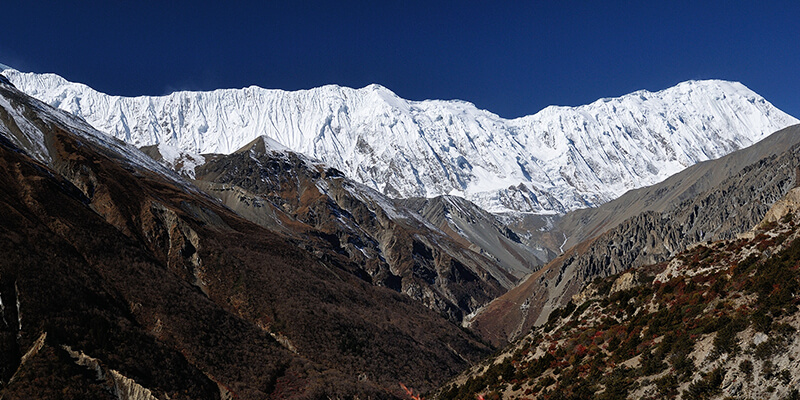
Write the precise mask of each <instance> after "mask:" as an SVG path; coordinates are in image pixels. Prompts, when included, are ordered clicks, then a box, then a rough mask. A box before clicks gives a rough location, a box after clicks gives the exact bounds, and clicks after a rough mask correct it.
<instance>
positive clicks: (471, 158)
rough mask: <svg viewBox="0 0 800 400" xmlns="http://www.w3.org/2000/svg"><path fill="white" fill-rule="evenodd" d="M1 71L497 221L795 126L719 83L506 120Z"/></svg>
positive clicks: (160, 134) (349, 100) (373, 91)
mask: <svg viewBox="0 0 800 400" xmlns="http://www.w3.org/2000/svg"><path fill="white" fill-rule="evenodd" d="M3 74H4V75H5V76H6V77H8V78H9V80H10V81H11V82H12V83H13V84H14V85H15V86H16V87H17V88H19V89H20V90H21V91H23V92H25V93H27V94H29V95H31V96H33V97H36V98H38V99H40V100H42V101H44V102H45V103H48V104H50V105H52V106H54V107H57V108H60V109H62V110H64V111H67V112H70V113H73V114H75V115H77V116H79V117H81V118H83V119H85V120H86V121H87V122H88V123H89V124H91V125H92V126H94V127H95V128H96V129H98V130H100V131H102V132H105V133H107V134H108V135H111V136H113V137H116V138H118V139H121V140H123V141H125V142H127V143H130V144H133V145H135V146H140V147H141V146H149V145H167V146H172V147H176V148H178V149H180V150H182V151H184V152H187V153H190V154H198V153H202V154H205V153H226V154H229V153H232V152H234V151H236V150H237V149H239V148H240V147H242V146H244V145H245V144H247V143H249V142H250V141H252V140H253V139H255V138H257V137H259V136H262V135H263V136H266V137H269V138H271V139H273V140H275V141H277V142H278V143H280V144H281V145H283V146H286V147H287V148H288V149H291V150H292V151H295V152H299V153H303V154H305V155H307V156H309V157H312V158H314V159H319V160H321V161H322V162H324V163H326V164H328V165H330V166H332V167H334V168H336V169H339V170H341V171H342V172H343V173H344V174H345V175H347V176H348V177H349V178H352V179H354V180H356V181H359V182H361V183H363V184H365V185H367V186H369V187H371V188H373V189H375V190H378V191H380V192H382V193H383V194H386V195H388V196H390V197H395V198H409V197H435V196H438V195H443V194H451V195H457V196H462V197H464V198H466V199H468V200H470V201H472V202H474V203H476V204H477V205H479V206H481V207H482V208H484V209H486V210H488V211H490V212H495V213H502V212H526V213H536V214H561V213H565V212H568V211H571V210H575V209H578V208H585V207H593V206H596V205H599V204H602V203H604V202H607V201H609V200H612V199H614V198H617V197H619V196H620V195H622V194H623V193H625V192H626V191H628V190H631V189H636V188H639V187H643V186H647V185H651V184H654V183H657V182H659V181H661V180H663V179H665V178H667V177H669V176H670V175H672V174H675V173H677V172H679V171H681V170H682V169H684V168H686V167H688V166H690V165H693V164H695V163H697V162H701V161H706V160H709V159H714V158H718V157H721V156H723V155H725V154H728V153H730V152H732V151H735V150H738V149H740V148H744V147H747V146H750V145H751V144H753V143H756V142H757V141H759V140H761V139H763V138H765V137H766V136H768V135H769V134H770V133H772V132H774V131H777V130H779V129H782V128H784V127H786V126H789V125H793V124H796V123H798V122H800V121H798V120H797V119H796V118H794V117H792V116H790V115H788V114H786V113H784V112H783V111H781V110H779V109H777V108H776V107H774V106H773V105H772V104H770V103H769V102H768V101H766V100H765V99H764V98H763V97H761V96H759V95H758V94H756V93H755V92H753V91H752V90H750V89H748V88H747V87H746V86H744V85H743V84H741V83H738V82H728V81H722V80H703V81H687V82H683V83H680V84H678V85H676V86H674V87H671V88H668V89H665V90H661V91H658V92H649V91H646V90H640V91H637V92H634V93H631V94H628V95H624V96H621V97H618V98H606V99H600V100H597V101H595V102H593V103H591V104H587V105H583V106H578V107H562V106H550V107H547V108H545V109H543V110H541V111H539V112H538V113H536V114H533V115H529V116H525V117H521V118H515V119H505V118H501V117H500V116H498V115H496V114H493V113H491V112H489V111H486V110H481V109H478V108H477V107H475V106H474V105H473V104H471V103H468V102H465V101H459V100H450V101H444V100H424V101H410V100H405V99H402V98H400V97H399V96H397V95H396V94H395V93H393V92H392V91H391V90H389V89H387V88H385V87H383V86H380V85H377V84H373V85H369V86H366V87H364V88H361V89H353V88H348V87H341V86H337V85H327V86H322V87H318V88H313V89H309V90H298V91H284V90H277V89H263V88H260V87H256V86H251V87H247V88H243V89H219V90H214V91H209V92H191V91H182V92H175V93H172V94H169V95H166V96H139V97H121V96H112V95H108V94H104V93H101V92H98V91H96V90H93V89H92V88H90V87H89V86H86V85H84V84H80V83H73V82H69V81H67V80H66V79H64V78H62V77H60V76H58V75H55V74H39V73H30V72H27V73H26V72H20V71H17V70H14V69H7V70H5V71H4V72H3Z"/></svg>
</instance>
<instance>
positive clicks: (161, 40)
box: [0, 0, 800, 117]
mask: <svg viewBox="0 0 800 400" xmlns="http://www.w3.org/2000/svg"><path fill="white" fill-rule="evenodd" d="M8 3H10V4H3V6H2V13H3V14H4V15H3V25H2V31H1V32H2V35H0V37H2V39H0V63H6V64H9V65H11V66H13V67H15V68H17V69H20V70H27V71H35V72H55V73H58V74H59V75H62V76H64V77H65V78H67V79H69V80H73V81H78V82H83V83H86V84H88V85H89V86H92V87H94V88H95V89H98V90H100V91H103V92H106V93H110V94H120V95H129V96H130V95H140V94H150V95H161V94H166V93H168V92H171V91H174V90H179V89H192V90H209V89H215V88H227V87H235V88H238V87H244V86H249V85H258V86H262V87H267V88H281V89H288V90H293V89H301V88H309V87H314V86H319V85H323V84H328V83H336V84H340V85H345V86H352V87H363V86H366V85H367V84H370V83H380V84H382V85H384V86H387V87H389V88H390V89H392V90H393V91H395V92H396V93H397V94H398V95H400V96H402V97H404V98H408V99H414V100H422V99H429V98H436V99H453V98H457V99H462V100H467V101H470V102H473V103H475V104H476V105H477V106H478V107H480V108H485V109H488V110H490V111H493V112H495V113H497V114H499V115H501V116H504V117H516V116H521V115H525V114H532V113H534V112H536V111H538V110H540V109H542V108H543V107H545V106H547V105H550V104H558V105H579V104H584V103H588V102H591V101H594V100H596V99H598V98H600V97H611V96H619V95H622V94H625V93H628V92H631V91H634V90H637V89H642V88H644V89H649V90H660V89H664V88H666V87H669V86H672V85H674V84H676V83H678V82H680V81H684V80H688V79H706V78H720V79H728V80H737V81H741V82H742V83H744V84H745V85H747V86H748V87H750V88H751V89H753V90H755V91H756V92H758V93H760V94H761V95H763V96H764V97H766V98H767V100H769V101H771V102H772V103H773V104H775V105H776V106H777V107H779V108H781V109H783V110H784V111H786V112H788V113H790V114H792V115H795V116H798V117H800V78H799V76H800V2H798V1H797V0H793V1H775V2H759V1H752V0H751V1H687V2H683V1H664V2H655V1H637V2H633V1H631V2H622V1H619V2H614V1H585V2H569V1H507V2H503V1H488V0H483V1H465V0H461V1H441V2H434V1H411V0H406V1H386V0H372V1H330V2H321V1H297V0H285V1H281V2H265V1H253V2H245V1H229V2H228V1H214V2H202V1H196V2H178V1H158V2H151V1H130V2H122V1H111V0H108V1H97V2H92V1H79V2H74V3H78V4H79V5H75V4H68V3H73V2H65V1H57V2H55V1H53V2H41V1H31V0H24V1H22V0H17V1H13V2H8ZM226 3H234V4H235V5H231V4H226ZM267 3H269V4H267Z"/></svg>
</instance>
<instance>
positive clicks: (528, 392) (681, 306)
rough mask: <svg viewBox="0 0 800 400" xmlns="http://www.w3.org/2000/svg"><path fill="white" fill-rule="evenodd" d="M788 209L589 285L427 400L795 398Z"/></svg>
mask: <svg viewBox="0 0 800 400" xmlns="http://www.w3.org/2000/svg"><path fill="white" fill-rule="evenodd" d="M799 213H800V189H793V190H792V191H790V192H789V193H788V194H787V195H786V196H785V197H784V198H783V199H781V200H780V201H778V202H777V203H776V204H775V205H774V206H773V207H772V208H771V209H770V210H769V211H768V212H767V214H766V216H765V218H764V220H763V221H762V222H761V223H759V224H758V226H757V227H756V228H755V229H753V230H752V231H750V232H747V234H745V235H742V236H741V237H739V238H737V239H730V240H725V241H708V242H703V243H699V244H697V245H696V246H693V247H692V248H691V249H689V250H686V251H684V252H681V253H680V254H678V255H677V256H676V257H673V258H671V259H670V260H668V261H666V262H662V263H658V264H654V265H649V266H643V267H637V268H633V269H630V270H628V271H626V272H624V273H621V274H616V275H612V276H609V277H606V278H601V279H597V280H595V281H594V282H592V283H591V284H589V285H588V286H587V287H585V288H584V289H583V290H582V291H581V292H580V293H579V294H578V295H577V296H575V297H573V299H572V301H571V302H569V303H568V304H567V305H566V306H565V307H562V308H558V309H556V310H555V311H554V312H553V313H551V314H550V317H549V318H548V320H547V322H546V323H545V324H544V325H543V326H539V327H536V328H534V329H533V330H531V331H528V332H526V333H525V334H524V335H523V336H522V337H521V339H520V340H517V341H516V342H514V343H513V344H512V345H511V346H509V347H508V348H506V349H505V350H504V351H503V352H502V353H501V354H500V355H498V356H496V357H492V358H491V359H490V360H489V361H487V362H485V363H482V364H481V365H480V366H477V367H474V368H471V369H470V371H468V372H466V373H465V374H462V375H461V376H460V377H459V378H457V379H456V380H454V381H453V383H452V384H451V385H448V386H446V387H445V388H444V389H443V390H442V391H440V393H439V395H438V396H437V398H438V399H440V400H449V399H475V398H478V396H479V395H483V397H482V398H486V399H489V398H495V399H513V398H530V399H534V398H536V399H555V398H558V399H588V398H596V399H615V400H616V399H626V398H628V399H675V398H681V399H727V398H752V399H766V398H777V399H786V398H797V397H798V396H800V392H798V383H800V382H799V380H800V365H798V363H797V361H796V360H797V358H798V357H800V333H798V329H800V311H799V309H798V306H799V305H800V299H798V293H800V274H798V273H797V272H798V267H799V266H800V224H799V223H800V217H798V215H800V214H799Z"/></svg>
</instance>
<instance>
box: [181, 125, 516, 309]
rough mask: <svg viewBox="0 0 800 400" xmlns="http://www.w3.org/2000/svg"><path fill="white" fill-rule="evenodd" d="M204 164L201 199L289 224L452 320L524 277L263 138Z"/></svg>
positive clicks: (310, 244) (305, 241)
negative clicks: (206, 197) (213, 199)
mask: <svg viewBox="0 0 800 400" xmlns="http://www.w3.org/2000/svg"><path fill="white" fill-rule="evenodd" d="M206 157H207V158H208V159H209V160H208V162H206V163H205V164H204V165H202V166H201V167H198V168H197V169H196V170H195V174H196V179H195V181H194V182H195V183H196V184H197V185H199V186H200V187H202V188H203V189H205V191H206V192H207V193H209V194H211V195H213V196H216V197H219V198H220V199H222V200H223V202H225V204H226V205H227V206H228V207H230V208H231V209H233V210H235V211H236V212H238V213H240V215H243V216H245V217H247V218H249V219H251V220H253V221H255V222H257V223H260V224H263V225H265V226H282V227H284V228H285V227H289V226H292V231H293V232H294V236H295V237H296V238H297V239H296V240H297V242H298V245H301V246H304V247H307V248H309V249H311V250H312V251H314V252H323V251H328V252H331V253H336V254H341V255H343V256H344V257H346V258H347V260H348V263H349V264H350V265H352V266H353V268H354V270H353V273H354V274H356V275H358V276H359V277H361V278H362V279H364V280H365V281H367V282H370V283H372V284H375V285H380V286H384V287H388V288H391V289H393V290H396V291H398V292H401V293H405V294H407V295H408V296H409V297H411V298H413V299H416V300H418V301H420V302H421V303H423V304H425V305H426V306H427V307H429V308H431V309H433V310H435V311H436V312H438V313H440V314H442V315H446V316H447V317H448V318H449V319H451V320H452V321H453V322H455V323H458V324H460V323H461V321H462V319H463V317H464V316H465V315H467V314H470V313H472V312H474V311H476V310H477V309H478V308H479V307H482V306H484V305H485V304H487V303H488V302H489V301H491V300H492V299H494V298H496V297H497V296H499V295H500V294H502V293H504V292H505V291H506V290H508V289H510V288H511V287H513V286H514V284H516V283H517V281H518V279H519V278H521V276H513V275H511V274H510V273H509V271H507V270H506V269H505V268H506V267H505V266H504V264H501V263H498V262H495V261H493V260H492V259H490V258H487V257H485V256H483V255H481V254H480V250H479V248H475V246H472V245H471V244H470V243H469V242H466V241H465V239H464V238H462V237H454V236H448V235H447V234H445V233H444V232H442V231H440V230H439V229H437V228H436V227H434V226H432V225H431V224H430V223H428V222H427V221H426V220H425V219H423V218H422V217H420V216H419V215H417V214H415V213H414V212H412V211H409V210H408V209H406V208H404V207H402V206H401V205H398V204H395V203H394V202H393V200H391V199H389V198H386V197H385V196H383V195H382V194H380V193H378V192H376V191H374V190H372V189H370V188H368V187H366V186H364V185H361V184H359V183H357V182H353V181H352V180H350V179H347V178H345V177H344V176H343V175H342V174H341V172H339V171H337V170H336V169H333V168H329V167H327V166H325V165H324V164H320V163H319V162H315V161H313V160H310V159H308V158H307V157H305V156H303V155H300V154H297V153H294V152H291V151H288V150H287V149H285V148H282V147H280V145H278V144H276V143H275V142H273V141H271V140H269V139H267V138H265V137H260V138H257V139H256V140H254V141H253V142H251V143H250V144H248V145H247V146H245V147H243V148H242V149H239V150H237V151H236V152H234V153H233V154H230V155H213V156H206ZM528 272H530V271H528Z"/></svg>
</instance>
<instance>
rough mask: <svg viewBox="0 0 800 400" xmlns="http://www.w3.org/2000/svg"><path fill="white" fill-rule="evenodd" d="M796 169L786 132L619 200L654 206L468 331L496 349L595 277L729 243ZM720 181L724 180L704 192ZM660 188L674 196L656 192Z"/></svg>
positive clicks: (782, 190)
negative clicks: (707, 244) (695, 247)
mask: <svg viewBox="0 0 800 400" xmlns="http://www.w3.org/2000/svg"><path fill="white" fill-rule="evenodd" d="M791 143H794V144H793V145H791ZM765 154H766V155H767V156H766V157H765V158H763V159H761V160H758V161H757V162H754V163H752V164H750V165H748V166H746V167H745V168H743V169H741V170H738V171H737V170H736V168H738V167H739V166H741V165H742V164H746V163H748V162H751V161H753V160H754V159H757V157H759V156H762V155H765ZM798 166H800V126H793V127H789V128H786V129H785V130H783V131H780V132H777V133H775V134H773V135H772V136H771V137H770V138H768V139H766V141H764V142H763V143H760V144H759V145H758V146H756V147H753V148H748V149H744V150H740V151H739V152H737V153H733V154H731V155H729V156H727V157H725V158H722V159H719V160H714V161H710V162H708V163H707V164H701V165H698V166H696V167H694V168H692V169H689V170H686V171H684V172H681V173H680V174H678V175H676V176H674V177H673V178H670V180H669V181H668V182H664V184H663V185H662V186H661V187H655V188H646V189H641V190H640V191H638V192H637V193H630V194H628V195H626V196H627V198H621V199H620V200H621V201H623V200H624V201H625V202H623V203H622V204H629V203H626V202H627V201H628V200H631V199H635V200H636V201H642V202H644V203H648V202H649V201H652V200H655V201H654V202H653V205H654V207H656V208H655V209H652V210H645V211H643V212H641V213H640V214H638V215H636V216H633V217H631V218H628V219H627V220H625V221H623V222H622V223H620V224H619V225H617V226H616V227H614V228H613V229H609V230H608V231H606V232H605V233H603V234H601V235H599V236H595V237H593V238H591V239H589V240H586V241H584V242H582V243H580V244H578V245H576V246H574V247H572V248H571V249H569V250H568V251H567V252H566V253H564V254H562V255H561V256H559V257H558V258H556V259H554V260H553V261H551V262H550V263H549V264H548V265H547V266H545V267H544V268H542V269H541V270H540V271H537V272H536V273H535V274H533V275H532V276H531V277H530V278H528V280H526V281H525V282H523V283H522V284H520V285H519V286H517V287H516V288H514V289H513V290H511V291H509V292H508V293H506V294H505V295H503V296H502V297H500V298H498V299H496V300H494V301H493V302H492V303H490V305H489V306H487V307H486V309H484V310H483V311H482V312H481V313H479V314H478V315H477V316H476V318H475V320H474V322H473V325H472V328H473V329H475V330H477V331H479V332H481V334H482V335H483V336H484V337H485V338H486V339H487V340H490V341H492V342H494V343H497V344H499V343H502V342H504V341H506V340H509V339H514V338H516V337H519V335H521V334H523V333H524V332H526V331H527V330H528V329H530V328H531V327H532V326H534V325H537V324H541V323H543V322H544V321H546V320H547V316H548V314H549V313H550V311H551V310H553V309H555V308H558V307H560V306H563V305H564V304H566V303H567V301H569V299H570V298H571V296H572V295H574V294H575V293H577V291H579V290H580V289H581V288H582V287H583V286H584V285H585V284H587V283H589V282H591V281H592V280H593V279H595V278H596V277H603V276H608V275H611V274H615V273H619V272H621V271H623V270H625V269H628V268H632V267H636V266H640V265H645V264H650V263H656V262H660V261H663V260H666V259H668V258H669V257H672V256H674V255H675V254H677V253H678V252H680V251H682V250H684V249H685V248H686V247H687V246H689V245H690V244H692V243H696V242H699V241H707V240H719V239H728V238H732V237H734V236H735V235H736V234H738V233H741V232H744V231H746V230H747V229H748V227H750V226H753V225H755V224H756V223H757V222H758V221H759V220H760V219H761V218H763V216H764V215H765V213H766V212H767V211H768V210H769V207H770V205H772V204H773V203H774V202H776V201H777V200H779V199H780V198H781V197H782V196H783V195H785V194H786V193H787V192H788V191H789V190H790V189H791V188H792V187H794V185H795V184H796V182H797V167H798ZM730 168H733V170H731V169H730ZM726 175H729V177H728V178H726V179H723V180H722V181H720V182H718V183H716V184H715V185H713V186H711V185H712V184H713V183H714V182H716V181H717V180H719V179H722V177H723V176H726ZM698 178H700V179H698ZM666 188H671V190H674V192H669V191H665V190H663V189H666ZM705 188H707V189H705ZM703 189H705V190H703ZM701 190H702V191H701ZM661 193H666V194H665V195H661ZM640 195H641V196H642V197H634V196H640ZM670 195H673V196H675V200H674V201H673V202H672V203H669V202H668V203H666V204H669V205H668V206H666V204H664V205H663V206H662V207H663V208H658V207H659V206H658V205H659V203H658V200H660V199H661V197H662V196H670ZM624 197H625V196H624ZM619 206H620V204H615V203H613V202H612V203H609V204H608V205H604V206H603V207H609V208H610V209H611V210H617V209H618V207H619ZM619 212H620V213H624V209H621V210H620V211H619ZM598 215H599V216H600V217H604V216H606V215H608V214H605V213H600V214H598ZM611 216H612V218H613V214H611Z"/></svg>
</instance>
